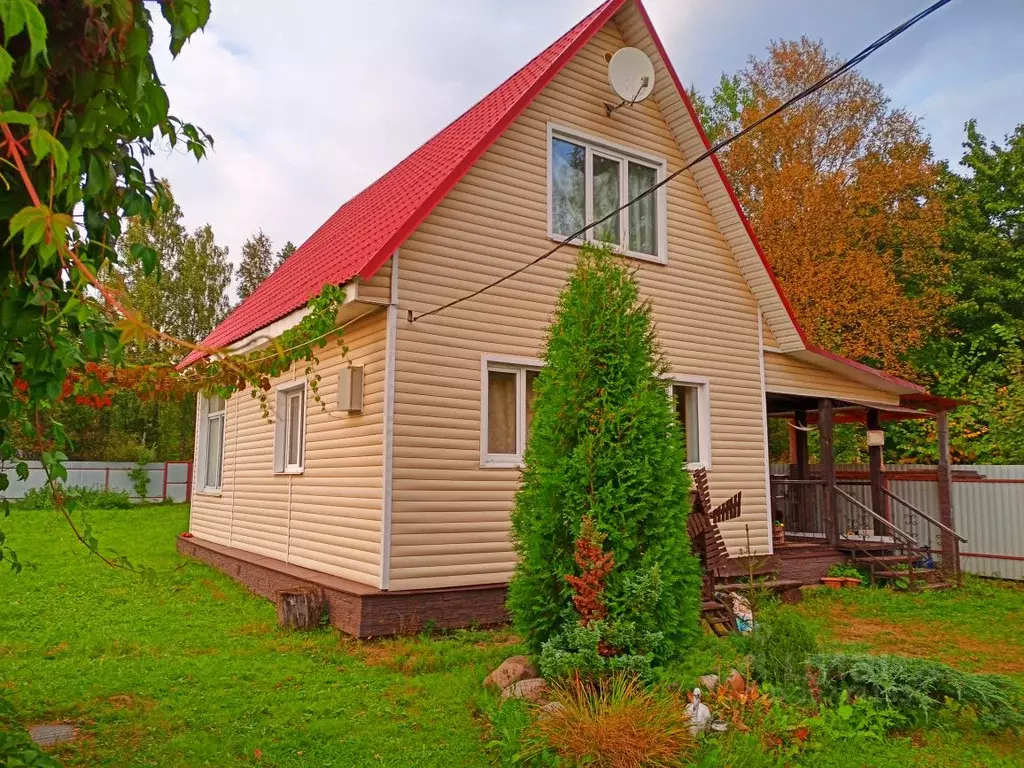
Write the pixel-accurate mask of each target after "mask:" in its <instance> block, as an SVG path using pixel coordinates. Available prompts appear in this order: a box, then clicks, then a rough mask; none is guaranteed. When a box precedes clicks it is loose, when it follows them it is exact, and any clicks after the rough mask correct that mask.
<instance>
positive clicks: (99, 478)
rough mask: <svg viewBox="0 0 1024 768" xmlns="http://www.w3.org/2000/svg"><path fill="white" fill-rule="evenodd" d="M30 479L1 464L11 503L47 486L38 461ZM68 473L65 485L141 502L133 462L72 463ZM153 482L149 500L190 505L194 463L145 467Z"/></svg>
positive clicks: (33, 464)
mask: <svg viewBox="0 0 1024 768" xmlns="http://www.w3.org/2000/svg"><path fill="white" fill-rule="evenodd" d="M26 464H28V478H27V479H26V480H19V479H18V476H17V475H16V474H15V472H14V466H15V464H14V463H10V462H8V463H3V464H0V470H2V471H4V472H6V473H7V479H8V480H9V481H10V485H9V486H8V488H7V490H6V491H5V492H4V493H3V496H5V497H6V498H8V499H11V500H14V499H20V498H22V497H23V496H24V495H25V494H26V493H28V492H29V491H30V490H32V489H35V488H42V487H43V486H44V485H46V473H45V472H44V471H43V465H42V463H41V462H38V461H28V462H26ZM64 466H65V467H66V468H67V470H68V479H67V482H66V483H65V485H67V486H69V487H71V486H73V487H76V488H95V489H97V490H110V491H124V492H125V493H127V494H128V495H129V496H131V497H132V498H133V499H136V500H141V497H140V496H139V495H138V494H137V493H136V492H135V484H134V483H133V482H132V479H131V476H130V475H129V472H131V471H132V470H133V469H135V467H136V464H135V463H134V462H131V461H68V462H65V463H64ZM144 468H145V470H146V475H147V477H148V478H149V482H148V483H147V485H146V499H147V500H148V501H160V500H162V499H170V500H172V501H189V500H190V499H191V497H192V494H191V488H192V482H191V478H192V462H190V461H154V462H151V463H149V464H146V465H145V467H144Z"/></svg>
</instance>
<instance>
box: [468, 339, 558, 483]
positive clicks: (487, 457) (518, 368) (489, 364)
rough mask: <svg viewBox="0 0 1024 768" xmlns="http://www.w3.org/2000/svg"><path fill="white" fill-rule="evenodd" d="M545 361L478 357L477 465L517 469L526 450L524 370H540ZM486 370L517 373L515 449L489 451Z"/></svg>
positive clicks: (498, 356)
mask: <svg viewBox="0 0 1024 768" xmlns="http://www.w3.org/2000/svg"><path fill="white" fill-rule="evenodd" d="M543 367H544V364H543V363H542V362H541V361H540V360H538V359H536V358H533V357H517V356H515V355H483V356H482V357H481V358H480V466H481V467H486V468H491V469H518V468H521V467H522V466H523V451H525V450H526V372H527V371H534V372H540V370H541V368H543ZM488 371H499V372H503V373H514V374H516V452H515V453H490V452H489V451H488V446H487V435H488V431H489V429H488V426H489V425H488V418H487V414H488V402H487V395H488V386H487V374H488Z"/></svg>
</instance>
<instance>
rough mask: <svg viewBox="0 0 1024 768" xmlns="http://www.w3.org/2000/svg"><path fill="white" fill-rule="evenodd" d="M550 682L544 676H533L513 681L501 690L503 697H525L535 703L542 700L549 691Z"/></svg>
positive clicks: (524, 698) (525, 699)
mask: <svg viewBox="0 0 1024 768" xmlns="http://www.w3.org/2000/svg"><path fill="white" fill-rule="evenodd" d="M547 690H548V684H547V682H546V681H545V680H544V678H543V677H532V678H530V679H529V680H520V681H519V682H517V683H512V685H510V686H508V687H507V688H505V689H504V690H503V691H502V692H501V698H503V699H523V700H524V701H532V702H534V703H536V702H539V701H542V700H543V699H544V694H545V693H547Z"/></svg>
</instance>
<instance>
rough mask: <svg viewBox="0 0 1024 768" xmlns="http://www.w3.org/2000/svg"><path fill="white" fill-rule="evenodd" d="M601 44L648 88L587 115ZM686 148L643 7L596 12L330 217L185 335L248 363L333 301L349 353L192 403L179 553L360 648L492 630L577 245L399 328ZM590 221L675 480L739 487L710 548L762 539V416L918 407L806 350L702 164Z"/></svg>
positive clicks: (603, 67)
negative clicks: (617, 269)
mask: <svg viewBox="0 0 1024 768" xmlns="http://www.w3.org/2000/svg"><path fill="white" fill-rule="evenodd" d="M623 47H636V48H639V49H641V50H642V51H644V52H645V53H646V54H647V55H648V57H649V58H650V59H651V61H652V62H653V64H654V69H655V75H656V78H655V88H654V93H653V95H652V97H651V98H648V99H647V100H645V101H643V102H640V103H637V104H635V105H633V106H627V107H623V108H621V109H618V110H615V111H614V112H612V113H611V114H609V113H608V111H607V110H606V106H605V105H606V103H607V102H610V103H615V102H617V101H618V100H617V99H616V98H615V97H614V95H613V94H612V92H611V90H610V87H609V82H608V74H607V63H606V60H607V57H608V56H609V55H610V54H612V53H614V52H615V51H617V50H619V49H621V48H623ZM707 146H708V142H707V139H706V137H705V135H704V133H703V131H702V130H701V128H700V126H699V123H698V120H697V118H696V115H695V113H694V110H693V107H692V105H691V104H690V102H689V101H688V99H687V97H686V94H685V92H684V90H683V88H682V86H681V80H680V79H679V77H678V76H677V74H676V73H675V72H674V70H673V69H672V66H671V64H670V62H669V60H668V58H667V56H666V54H665V50H664V48H663V46H662V44H661V42H660V41H659V39H658V36H657V33H656V32H655V31H654V28H653V27H652V25H651V21H650V18H649V17H648V15H647V13H646V11H645V10H644V7H643V5H642V4H641V2H639V0H608V1H607V2H605V3H603V4H602V5H601V6H600V7H598V8H597V9H596V10H595V11H593V12H592V13H591V14H589V15H588V16H587V17H586V18H584V19H583V20H582V21H581V22H579V23H578V24H577V25H576V26H575V27H573V28H572V29H571V30H569V31H568V32H567V33H566V34H565V35H563V36H562V37H560V38H559V39H558V40H556V41H555V42H554V43H553V44H552V45H551V46H550V47H548V48H547V49H546V50H544V51H543V52H541V53H540V54H539V55H538V56H536V57H535V58H534V59H533V60H531V61H530V62H529V63H527V64H526V65H525V66H524V67H523V68H522V69H520V70H519V71H518V72H516V73H515V74H513V75H512V76H511V77H510V78H509V79H508V80H506V81H505V82H504V83H502V84H501V85H500V86H498V87H497V88H496V89H495V90H494V91H492V92H491V93H490V94H488V95H487V96H485V97H484V98H483V99H482V100H481V101H479V102H478V103H477V104H475V105H474V106H473V107H471V108H470V109H469V110H468V111H467V112H466V113H465V114H463V115H462V116H461V117H459V118H458V119H457V120H455V122H453V123H452V124H451V125H449V126H448V127H446V128H445V129H444V130H442V131H441V132H440V133H438V134H437V135H436V136H434V137H433V138H431V139H430V140H429V141H427V142H426V143H425V144H424V145H423V146H421V147H420V148H419V149H417V150H416V151H415V152H413V153H412V154H411V155H410V156H409V157H407V158H406V159H405V160H403V161H402V162H401V163H399V164H398V165H397V166H396V167H395V168H393V169H392V170H391V171H389V172H388V173H387V174H385V175H384V176H383V177H381V178H380V179H379V180H378V181H376V182H374V183H373V184H372V185H371V186H370V187H368V188H367V189H365V190H364V191H362V192H361V193H359V194H358V195H356V196H355V197H354V198H352V199H351V200H349V201H348V202H347V203H345V204H344V205H342V206H341V208H339V209H338V211H337V212H336V213H335V214H334V215H333V216H331V217H330V218H329V219H328V220H327V221H326V222H325V223H324V224H323V225H322V226H321V227H320V228H319V229H318V230H317V231H316V232H314V233H313V235H312V236H311V237H310V238H309V239H308V240H307V241H306V242H305V243H304V244H303V245H302V246H301V247H300V248H299V249H298V250H297V251H296V252H295V254H294V255H293V256H292V257H291V258H289V259H288V261H286V262H285V264H284V265H283V266H282V267H281V268H280V269H278V270H277V271H276V272H275V273H274V274H273V275H271V276H270V277H269V278H268V279H267V280H266V282H264V283H263V284H262V285H261V286H260V287H259V288H258V289H257V290H256V291H255V292H254V293H253V294H252V295H251V296H249V297H248V298H247V299H246V300H245V301H244V302H243V303H242V304H241V305H240V306H239V307H238V308H237V309H235V311H234V312H233V313H232V314H231V315H230V316H229V317H228V318H227V319H226V320H225V321H224V322H223V323H222V324H221V325H220V326H219V327H218V328H217V329H216V330H215V331H214V332H213V333H212V334H211V335H210V336H209V338H208V339H207V340H206V343H207V344H209V345H232V347H233V348H236V349H248V348H251V347H253V346H254V345H258V344H260V343H261V342H263V341H265V340H266V339H267V338H269V337H273V336H275V335H277V334H279V333H280V332H282V331H283V330H284V329H286V328H288V327H290V326H291V325H294V324H295V323H296V322H298V320H299V319H300V318H301V317H302V315H303V312H304V307H305V305H306V303H307V301H308V299H309V298H310V297H311V296H312V295H314V294H315V293H316V292H317V291H318V290H319V289H320V287H321V286H322V285H323V284H325V283H331V284H336V285H344V286H345V290H346V300H345V303H344V305H343V307H342V310H341V314H340V318H339V319H340V321H341V322H342V323H343V325H344V328H343V335H344V344H345V345H347V347H348V353H347V355H343V354H342V350H341V344H340V342H338V341H337V340H333V341H331V342H330V343H329V344H328V345H327V347H326V348H325V349H324V350H323V351H322V352H321V353H320V354H319V357H320V360H321V362H320V364H319V366H318V372H319V373H320V374H321V376H322V383H321V385H320V387H319V394H320V396H321V398H322V403H323V406H322V407H321V405H319V404H317V403H315V402H314V401H313V398H312V397H311V393H310V388H309V384H308V383H307V381H306V379H305V377H304V375H303V371H302V367H301V366H296V367H295V369H294V370H292V371H291V372H289V373H287V374H286V375H284V376H281V377H280V378H279V379H277V380H275V381H274V383H273V386H274V391H273V396H272V398H271V407H272V410H273V423H268V421H267V420H265V419H264V418H262V416H261V413H260V408H259V407H258V404H257V402H256V401H255V400H253V399H252V398H250V397H249V396H248V394H247V393H239V394H238V395H236V396H234V397H231V398H229V399H228V400H222V399H219V398H211V399H204V400H202V401H201V403H200V405H199V418H198V422H197V423H198V428H197V435H196V441H197V442H196V446H197V447H196V468H195V473H194V483H195V485H194V489H193V491H194V492H193V503H192V511H191V520H190V533H191V537H190V538H183V539H181V540H180V541H179V546H180V548H181V549H182V551H184V552H187V553H189V554H191V555H194V556H197V557H201V558H203V559H204V560H206V561H208V562H211V563H213V564H215V565H217V566H218V567H221V568H223V569H225V570H226V571H227V572H228V573H230V574H232V575H234V576H236V577H237V578H239V579H241V580H243V581H244V582H246V583H247V584H249V586H250V587H251V588H253V589H254V590H256V591H257V592H260V593H261V594H265V595H267V596H272V595H273V592H274V590H275V589H278V588H281V587H283V586H288V585H291V584H294V583H295V582H296V581H306V582H310V583H316V584H319V585H320V586H321V587H322V588H324V590H325V591H326V594H327V596H328V599H329V602H330V610H331V616H332V621H333V622H334V623H335V624H337V625H338V626H339V627H341V628H342V629H344V630H346V631H348V632H351V633H354V634H357V635H359V636H369V635H380V634H385V633H388V632H394V631H399V630H403V629H416V628H418V627H420V626H422V625H423V624H424V623H425V622H428V621H430V622H432V623H433V624H434V625H436V626H457V625H460V624H466V623H469V622H472V621H477V622H480V623H488V622H492V621H498V620H500V619H501V618H502V617H503V615H504V614H503V600H504V586H503V585H504V584H505V583H506V581H507V580H508V578H509V577H510V575H511V574H512V571H513V567H514V564H515V559H514V554H513V551H512V547H511V545H510V542H509V512H510V509H511V506H512V499H513V494H514V493H515V490H516V487H517V482H518V477H519V470H518V467H519V465H520V459H521V456H522V451H523V445H524V443H525V439H526V433H527V431H528V425H529V413H530V392H531V387H532V382H533V379H534V376H535V373H536V371H537V370H538V368H539V366H540V361H539V360H538V359H537V358H538V354H539V351H540V349H541V345H542V341H543V337H544V332H545V329H546V326H547V323H548V319H549V316H550V314H551V311H552V309H553V307H554V303H555V299H556V296H557V295H558V292H559V291H560V289H561V288H562V286H563V284H564V281H565V277H566V275H567V273H568V270H569V269H570V267H571V265H572V264H573V263H574V260H575V248H573V247H566V248H563V249H562V250H561V251H559V252H558V253H556V254H554V255H553V256H552V257H550V258H548V259H546V260H544V261H542V262H540V263H538V264H536V265H535V266H531V267H530V268H529V269H526V270H525V271H523V272H522V273H521V274H518V275H516V276H515V277H513V278H511V279H509V280H507V281H505V282H503V283H501V284H500V285H497V286H495V287H494V288H492V289H490V290H487V291H485V292H483V293H481V294H480V295H478V296H475V297H473V298H471V299H467V300H466V301H463V302H461V303H459V304H458V305H457V306H453V307H451V308H450V309H447V310H445V311H443V312H438V313H436V314H432V315H430V316H429V317H423V318H419V319H414V318H415V317H416V316H417V315H419V314H420V313H423V312H425V311H428V310H431V309H433V308H436V307H438V306H439V305H441V304H444V303H446V302H449V301H451V300H453V299H456V298H458V297H461V296H464V295H466V294H468V293H470V292H472V291H474V290H476V289H478V288H480V287H481V286H483V285H485V284H487V283H489V282H491V281H493V280H495V279H497V278H499V277H501V276H503V275H506V274H508V273H509V272H511V271H512V270H515V269H517V268H520V267H523V266H524V265H526V264H527V263H528V262H530V261H531V260H533V259H534V258H536V257H537V256H538V255H539V254H540V253H542V252H544V251H545V250H547V249H548V248H549V247H551V245H552V244H553V241H556V240H557V239H558V238H559V236H560V235H563V236H564V235H566V234H569V233H570V230H571V229H572V228H573V226H574V225H575V224H576V223H579V222H582V221H583V219H584V218H585V217H586V218H587V219H588V220H592V219H591V217H593V213H594V212H593V208H594V207H595V205H597V203H595V202H594V201H593V199H592V198H593V197H594V195H593V193H592V190H593V189H594V188H595V187H597V186H598V185H604V186H605V192H604V193H603V194H604V195H611V197H612V199H617V200H625V199H628V198H629V197H631V196H634V195H635V194H636V192H637V191H638V190H642V189H645V188H647V186H649V185H650V184H651V183H652V182H653V181H654V180H656V179H663V178H664V177H665V176H666V175H667V174H669V173H671V172H672V171H674V170H676V169H679V168H680V167H682V166H683V165H684V164H685V163H686V162H687V161H688V160H689V159H691V158H694V157H696V156H697V155H699V154H700V153H702V152H703V151H704V150H705V149H706V148H707ZM607 231H608V232H609V233H610V235H611V237H612V239H613V240H615V241H617V242H619V243H621V244H622V245H621V248H622V249H623V250H624V251H625V252H626V255H627V257H628V258H629V259H630V261H631V263H632V264H633V265H635V266H636V268H637V271H638V279H639V281H640V284H641V287H642V290H643V292H644V295H645V296H646V297H647V298H649V299H650V301H651V302H652V305H653V312H654V318H655V321H656V323H657V328H658V336H659V340H660V343H661V345H662V347H663V350H664V353H665V356H666V358H667V360H668V362H669V364H670V366H671V375H670V379H669V381H667V382H666V387H667V389H669V390H671V392H672V393H673V395H674V396H675V397H676V398H677V399H678V402H679V403H680V406H679V408H678V411H679V415H680V419H681V420H682V421H683V422H684V426H685V432H686V435H687V453H688V462H689V465H690V466H691V467H705V468H706V469H707V470H708V473H709V478H710V483H711V488H712V491H713V495H714V497H715V498H714V500H715V503H718V502H721V501H723V500H724V499H725V498H726V497H728V496H731V495H732V494H734V493H736V492H737V491H742V494H743V505H742V515H741V516H740V517H739V518H737V519H735V520H732V521H729V522H727V523H724V524H723V525H722V534H723V537H724V540H725V543H726V545H727V547H728V548H729V550H730V552H731V553H734V554H738V553H741V552H744V551H749V552H758V553H768V552H770V551H771V550H772V546H773V545H772V540H771V528H772V515H771V513H770V506H771V504H770V498H769V496H770V483H769V465H768V452H767V426H766V425H767V418H768V416H769V415H771V414H776V413H779V414H789V415H790V416H792V417H793V418H796V415H795V414H797V412H799V415H800V417H801V418H805V419H806V416H805V414H806V412H808V411H810V412H812V413H817V412H818V411H819V409H821V410H822V415H823V419H822V421H824V422H825V424H827V425H830V424H831V423H832V417H833V407H834V408H835V412H836V414H837V417H838V416H842V414H844V413H845V414H847V415H849V414H851V413H866V412H868V411H870V412H871V413H873V414H874V416H873V417H872V418H874V417H877V416H878V415H879V413H889V414H903V415H911V414H915V415H916V414H917V412H918V410H919V407H920V406H919V405H914V406H909V407H908V406H906V405H901V399H902V400H903V401H904V402H905V401H906V398H907V397H908V396H912V397H918V398H925V399H927V396H926V395H925V393H923V391H922V390H921V388H920V387H918V386H916V385H914V384H912V383H910V382H907V381H903V380H901V379H898V378H895V377H893V376H889V375H887V374H885V373H882V372H879V371H876V370H873V369H871V368H868V367H866V366H863V365H860V364H858V363H854V362H851V361H849V360H845V359H843V358H840V357H838V356H836V355H834V354H831V353H829V352H826V351H824V350H822V349H818V348H816V347H814V346H812V345H811V344H810V343H808V341H807V339H806V337H805V335H804V333H803V331H802V330H801V328H800V326H799V324H798V323H797V321H796V319H795V318H794V316H793V313H792V310H791V309H790V307H789V305H788V304H787V302H786V298H785V296H784V295H783V294H782V291H781V289H780V288H779V285H778V283H777V282H776V280H775V278H774V277H773V275H772V273H771V270H770V268H769V267H768V264H767V262H766V260H765V258H764V255H763V253H762V252H761V250H760V248H759V247H758V244H757V241H756V238H755V237H754V233H753V231H752V230H751V228H750V226H749V224H748V223H747V221H746V219H745V218H744V216H743V213H742V212H741V210H740V207H739V204H738V202H737V200H736V197H735V195H734V194H733V192H732V190H731V188H730V186H729V183H728V181H727V180H726V178H725V176H724V174H723V172H722V170H721V168H720V166H719V165H718V163H717V160H715V159H714V158H712V159H710V160H707V161H704V162H701V163H700V164H698V165H696V166H695V167H694V168H693V169H692V171H687V172H686V173H683V174H681V175H680V176H678V177H677V178H675V179H673V180H672V181H671V182H670V183H668V184H667V185H666V186H665V187H663V188H662V189H661V190H659V192H658V194H657V195H656V196H652V197H651V198H649V202H648V203H645V204H644V205H643V207H642V208H641V207H640V206H638V207H637V209H635V211H634V210H630V211H628V212H626V213H624V214H623V215H622V217H621V219H620V221H619V222H618V226H617V227H613V228H611V229H608V230H607ZM197 357H198V355H195V354H194V355H191V356H190V357H189V358H187V359H186V360H185V361H184V363H185V364H188V363H191V362H193V361H194V360H195V359H196V358H197ZM360 394H361V398H360V397H359V395H360ZM879 450H880V449H879ZM805 454H806V452H805ZM879 456H880V453H879ZM829 458H830V457H829ZM826 479H827V478H826ZM833 528H834V526H833Z"/></svg>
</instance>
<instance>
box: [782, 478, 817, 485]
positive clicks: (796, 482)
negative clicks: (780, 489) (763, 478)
mask: <svg viewBox="0 0 1024 768" xmlns="http://www.w3.org/2000/svg"><path fill="white" fill-rule="evenodd" d="M771 482H772V484H773V485H825V481H824V480H817V479H812V480H795V479H791V478H777V477H773V478H771Z"/></svg>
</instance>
